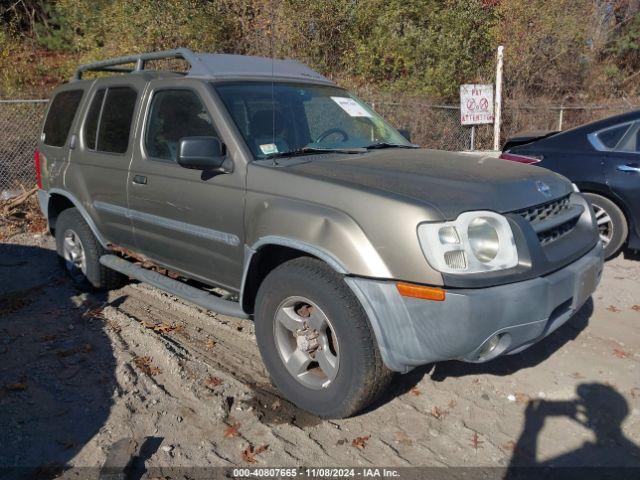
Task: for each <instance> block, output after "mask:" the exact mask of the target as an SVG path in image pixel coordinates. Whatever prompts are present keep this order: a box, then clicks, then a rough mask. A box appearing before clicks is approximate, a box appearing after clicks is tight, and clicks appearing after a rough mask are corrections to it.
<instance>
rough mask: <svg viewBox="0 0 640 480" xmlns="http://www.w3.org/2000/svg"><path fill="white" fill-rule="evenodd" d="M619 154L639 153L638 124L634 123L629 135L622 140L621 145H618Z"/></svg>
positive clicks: (639, 125) (639, 137)
mask: <svg viewBox="0 0 640 480" xmlns="http://www.w3.org/2000/svg"><path fill="white" fill-rule="evenodd" d="M616 150H619V151H621V152H631V153H640V122H638V123H635V124H634V125H633V127H631V130H630V131H629V133H628V134H627V135H626V136H625V138H624V139H623V140H622V143H621V144H620V145H618V148H616Z"/></svg>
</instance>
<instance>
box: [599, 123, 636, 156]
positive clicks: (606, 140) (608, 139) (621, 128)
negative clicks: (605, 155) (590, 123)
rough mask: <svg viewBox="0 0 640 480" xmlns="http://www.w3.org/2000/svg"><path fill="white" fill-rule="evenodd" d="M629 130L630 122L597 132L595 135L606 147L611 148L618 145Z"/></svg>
mask: <svg viewBox="0 0 640 480" xmlns="http://www.w3.org/2000/svg"><path fill="white" fill-rule="evenodd" d="M627 130H629V124H624V125H618V126H616V127H609V128H606V129H604V130H600V131H599V132H596V134H595V137H596V138H597V141H598V142H599V143H600V144H602V146H604V148H605V149H607V150H611V149H613V148H615V147H616V145H618V143H619V142H620V140H622V137H624V134H625V133H626V132H627Z"/></svg>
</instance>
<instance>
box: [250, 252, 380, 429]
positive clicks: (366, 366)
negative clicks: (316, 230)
mask: <svg viewBox="0 0 640 480" xmlns="http://www.w3.org/2000/svg"><path fill="white" fill-rule="evenodd" d="M255 310H256V311H255V325H256V339H257V342H258V347H259V348H260V353H261V355H262V358H263V361H264V363H265V365H266V367H267V370H268V371H269V374H270V375H271V379H272V381H273V383H274V384H275V386H276V387H278V389H279V390H280V391H281V392H282V393H283V394H284V395H285V397H287V398H288V399H289V400H291V401H292V402H293V403H295V404H296V405H298V406H299V407H301V408H303V409H305V410H308V411H309V412H311V413H314V414H316V415H318V416H321V417H324V418H343V417H348V416H351V415H353V414H355V413H357V412H358V411H360V410H362V409H363V408H364V407H366V406H367V405H368V404H370V403H371V402H372V401H373V400H374V399H375V398H376V397H378V396H379V395H380V393H381V392H382V391H383V390H384V388H385V387H386V386H387V385H388V383H389V380H390V379H391V377H392V374H391V372H390V371H389V370H388V369H387V368H386V367H385V366H384V364H383V363H382V359H381V357H380V352H379V350H378V346H377V344H376V341H375V338H374V335H373V332H372V330H371V327H370V325H369V321H368V319H367V317H366V313H365V312H364V310H363V308H362V306H361V305H360V303H359V301H358V299H357V298H356V297H355V296H354V295H353V292H351V289H350V288H349V287H348V286H347V284H346V283H345V282H344V279H343V277H342V275H340V274H338V273H337V272H335V271H334V270H332V269H331V268H330V267H329V266H328V265H326V264H325V263H324V262H322V261H320V260H317V259H314V258H307V257H303V258H297V259H294V260H291V261H288V262H286V263H284V264H282V265H280V266H279V267H277V268H276V269H274V270H273V271H272V272H271V273H269V275H267V277H266V278H265V280H264V281H263V283H262V285H261V286H260V289H259V291H258V295H257V298H256V309H255Z"/></svg>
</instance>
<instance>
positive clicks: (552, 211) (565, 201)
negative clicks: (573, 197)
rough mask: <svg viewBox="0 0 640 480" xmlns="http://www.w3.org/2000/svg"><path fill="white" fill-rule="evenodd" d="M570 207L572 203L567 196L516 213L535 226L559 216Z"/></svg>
mask: <svg viewBox="0 0 640 480" xmlns="http://www.w3.org/2000/svg"><path fill="white" fill-rule="evenodd" d="M570 207H571V202H570V201H569V195H567V196H566V197H562V198H560V199H558V200H554V201H552V202H549V203H545V204H543V205H538V206H537V207H530V208H526V209H524V210H520V211H518V212H516V213H517V214H518V215H521V216H523V217H524V219H525V220H527V221H528V222H529V223H533V224H535V223H541V222H544V221H545V220H546V219H548V218H550V217H553V216H555V215H558V214H559V213H562V212H563V211H565V210H568V209H569V208H570Z"/></svg>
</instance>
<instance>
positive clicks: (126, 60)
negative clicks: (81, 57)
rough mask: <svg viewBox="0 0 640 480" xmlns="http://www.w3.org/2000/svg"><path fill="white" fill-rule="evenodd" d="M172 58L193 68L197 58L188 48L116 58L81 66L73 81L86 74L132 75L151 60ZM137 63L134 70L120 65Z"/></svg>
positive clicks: (142, 68)
mask: <svg viewBox="0 0 640 480" xmlns="http://www.w3.org/2000/svg"><path fill="white" fill-rule="evenodd" d="M171 58H182V59H183V60H185V61H186V62H187V63H188V64H189V65H190V66H191V67H193V65H194V64H195V63H196V61H197V56H196V54H194V53H193V52H192V51H191V50H189V49H188V48H176V49H175V50H165V51H162V52H150V53H141V54H138V55H127V56H124V57H115V58H110V59H108V60H101V61H99V62H93V63H87V64H84V65H80V66H79V67H78V68H77V69H76V73H75V74H74V75H73V80H81V79H82V74H83V73H84V72H118V73H132V72H139V71H142V70H144V66H145V62H147V61H149V60H163V59H171ZM130 63H135V66H134V67H133V68H123V67H120V66H119V65H128V64H130Z"/></svg>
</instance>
